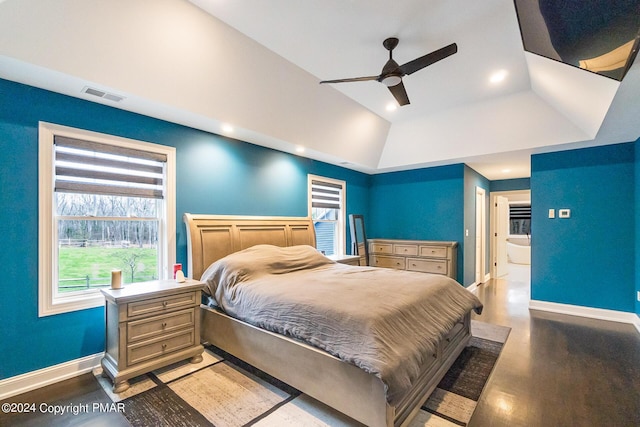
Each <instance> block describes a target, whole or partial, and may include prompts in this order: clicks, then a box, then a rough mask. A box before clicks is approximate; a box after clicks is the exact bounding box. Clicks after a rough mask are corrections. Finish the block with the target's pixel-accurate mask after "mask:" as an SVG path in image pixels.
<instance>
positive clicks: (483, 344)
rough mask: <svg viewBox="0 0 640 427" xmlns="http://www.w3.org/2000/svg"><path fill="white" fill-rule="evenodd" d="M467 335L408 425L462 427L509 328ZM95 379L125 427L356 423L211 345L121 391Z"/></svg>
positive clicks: (477, 326) (477, 327) (483, 328)
mask: <svg viewBox="0 0 640 427" xmlns="http://www.w3.org/2000/svg"><path fill="white" fill-rule="evenodd" d="M471 329H472V335H473V336H472V338H471V341H470V342H469V344H468V345H467V347H466V348H465V349H464V350H463V352H462V353H461V354H460V356H459V357H458V359H457V360H456V361H455V362H454V364H453V366H452V367H451V369H449V371H448V372H447V374H446V375H445V377H444V378H443V379H442V381H441V382H440V384H438V387H437V388H436V390H435V391H434V392H433V393H432V395H431V396H430V397H429V399H428V400H427V402H426V403H425V404H424V405H423V406H422V408H421V410H420V411H419V413H418V415H417V416H416V418H415V419H414V420H413V422H412V423H411V425H410V427H421V426H423V427H443V426H466V425H467V423H468V422H469V420H470V418H471V415H472V414H473V411H474V409H475V407H476V404H477V401H478V399H479V397H480V393H481V392H482V389H483V387H484V385H485V384H486V382H487V380H488V378H489V376H490V374H491V372H492V370H493V367H494V365H495V363H496V361H497V359H498V356H499V355H500V351H501V349H502V346H503V345H504V343H505V342H506V339H507V336H508V334H509V331H510V328H506V327H503V326H496V325H489V324H486V323H481V322H476V321H472V325H471ZM100 374H101V370H100V368H96V369H95V370H94V375H95V376H96V379H97V380H98V381H99V382H100V384H101V385H102V387H103V389H104V390H105V392H106V393H107V394H108V395H109V397H110V398H111V399H112V400H113V401H114V402H123V403H124V412H123V415H124V416H125V417H126V418H127V420H128V421H129V423H130V424H131V425H132V426H133V427H147V426H171V427H174V426H185V427H186V426H209V427H210V426H215V427H243V426H247V427H248V426H258V427H289V426H290V427H300V426H309V427H327V426H330V427H356V426H361V424H359V423H357V422H355V421H354V420H352V419H351V418H348V417H346V416H345V415H343V414H341V413H339V412H337V411H335V410H333V409H331V408H329V407H328V406H326V405H324V404H322V403H320V402H318V401H316V400H315V399H313V398H311V397H309V396H306V395H304V394H302V393H300V392H299V391H298V390H296V389H294V388H292V387H290V386H288V385H287V384H285V383H282V382H280V381H278V380H276V379H274V378H272V377H270V376H269V375H267V374H265V373H263V372H262V371H259V370H257V369H255V368H253V367H252V366H250V365H247V364H245V363H244V362H242V361H240V360H238V359H236V358H234V357H233V356H230V355H228V354H226V353H224V352H222V351H220V350H219V349H217V348H215V347H207V348H206V349H205V352H204V354H203V360H202V362H200V363H199V364H191V363H188V362H187V361H185V362H180V363H176V364H173V365H170V366H168V367H166V368H162V369H158V370H155V371H153V372H150V373H148V374H146V375H141V376H139V377H136V378H134V379H132V380H131V381H130V383H131V387H130V388H129V389H128V390H126V391H124V392H123V393H118V394H115V393H113V392H112V391H111V383H110V382H109V381H108V380H107V379H105V378H102V376H101V375H100Z"/></svg>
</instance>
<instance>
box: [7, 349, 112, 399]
mask: <svg viewBox="0 0 640 427" xmlns="http://www.w3.org/2000/svg"><path fill="white" fill-rule="evenodd" d="M103 356H104V353H97V354H92V355H90V356H86V357H82V358H80V359H75V360H70V361H68V362H64V363H60V364H58V365H54V366H49V367H48V368H43V369H38V370H37V371H32V372H27V373H26V374H21V375H16V376H15V377H11V378H6V379H4V380H0V400H3V399H6V398H8V397H11V396H16V395H18V394H22V393H26V392H28V391H31V390H35V389H37V388H40V387H44V386H47V385H50V384H53V383H57V382H59V381H63V380H67V379H69V378H73V377H77V376H78V375H82V374H84V373H86V372H89V371H91V370H93V368H95V367H97V366H100V359H102V357H103Z"/></svg>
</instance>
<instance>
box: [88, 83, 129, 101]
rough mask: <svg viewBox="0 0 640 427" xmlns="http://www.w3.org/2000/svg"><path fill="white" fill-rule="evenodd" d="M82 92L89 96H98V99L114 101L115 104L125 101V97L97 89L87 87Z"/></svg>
mask: <svg viewBox="0 0 640 427" xmlns="http://www.w3.org/2000/svg"><path fill="white" fill-rule="evenodd" d="M82 92H83V93H86V94H88V95H93V96H97V97H98V98H104V99H108V100H109V101H113V102H120V101H122V100H123V99H124V96H120V95H116V94H114V93H109V92H104V91H102V90H99V89H95V88H92V87H89V86H85V87H84V88H83V89H82Z"/></svg>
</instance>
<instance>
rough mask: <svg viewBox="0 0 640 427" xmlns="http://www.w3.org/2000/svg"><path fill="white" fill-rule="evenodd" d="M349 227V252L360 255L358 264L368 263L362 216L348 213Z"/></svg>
mask: <svg viewBox="0 0 640 427" xmlns="http://www.w3.org/2000/svg"><path fill="white" fill-rule="evenodd" d="M349 227H350V228H351V248H352V249H351V254H352V255H358V256H360V263H359V264H360V265H362V266H364V265H369V248H367V235H366V234H365V232H364V216H362V215H349Z"/></svg>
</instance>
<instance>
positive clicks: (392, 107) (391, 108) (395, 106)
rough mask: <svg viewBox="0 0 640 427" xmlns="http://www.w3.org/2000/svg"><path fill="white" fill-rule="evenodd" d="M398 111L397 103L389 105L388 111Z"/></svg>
mask: <svg viewBox="0 0 640 427" xmlns="http://www.w3.org/2000/svg"><path fill="white" fill-rule="evenodd" d="M397 109H398V104H396V103H395V102H390V103H388V104H387V111H395V110H397Z"/></svg>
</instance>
